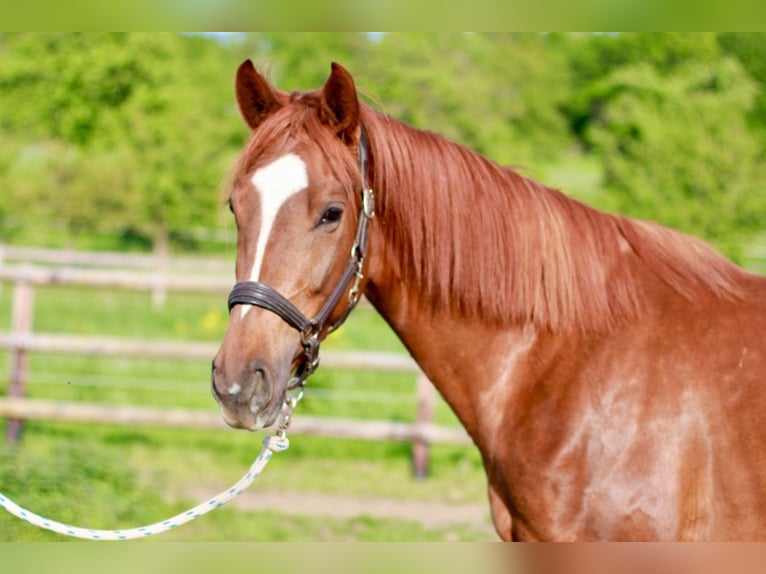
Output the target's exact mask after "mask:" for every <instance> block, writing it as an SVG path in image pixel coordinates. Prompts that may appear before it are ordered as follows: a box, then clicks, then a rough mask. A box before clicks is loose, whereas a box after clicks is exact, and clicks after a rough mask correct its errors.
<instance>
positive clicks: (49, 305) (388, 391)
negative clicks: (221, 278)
mask: <svg viewBox="0 0 766 574" xmlns="http://www.w3.org/2000/svg"><path fill="white" fill-rule="evenodd" d="M11 295H12V289H11V288H9V287H4V288H3V290H2V292H0V330H7V329H8V328H9V317H10V304H11ZM226 323H227V312H226V308H225V301H224V300H223V299H222V298H219V297H215V296H204V295H189V294H169V296H168V299H167V301H166V304H165V306H164V307H163V308H161V309H159V310H155V309H154V308H153V307H152V305H151V301H150V295H149V294H147V293H134V292H120V291H108V292H104V291H97V290H89V289H81V288H70V287H64V286H55V287H46V288H39V289H37V290H36V299H35V314H34V329H35V331H41V332H58V333H78V334H90V335H94V334H101V335H110V336H120V337H132V338H137V339H143V340H152V339H157V340H160V339H171V340H184V339H186V340H193V341H217V340H220V337H221V336H222V334H223V332H224V330H225V327H226ZM327 347H328V348H336V349H345V348H353V349H374V350H384V351H392V352H404V350H403V349H402V347H401V344H400V343H399V342H398V340H397V339H396V338H395V336H394V335H393V334H392V333H391V332H390V331H389V329H388V327H387V326H386V325H385V324H384V323H383V321H382V320H381V319H380V318H379V317H378V316H377V315H376V313H375V312H374V311H373V310H372V309H370V308H360V309H358V310H357V312H356V313H355V314H354V315H353V316H352V317H351V319H350V320H349V322H348V324H347V325H345V326H344V328H343V329H342V330H341V331H339V332H338V333H336V334H334V335H333V336H332V337H331V338H330V340H328V342H327ZM1 357H2V362H0V369H3V371H2V372H4V373H8V372H9V370H8V369H9V367H8V365H7V353H3V354H2V355H1ZM209 368H210V366H209V361H180V360H164V359H163V360H159V359H130V358H124V357H122V358H120V357H97V356H91V357H87V356H74V355H64V354H44V353H33V354H32V355H31V357H30V377H29V383H28V395H29V396H31V397H39V398H49V399H57V400H72V401H95V402H105V403H111V404H133V405H152V406H159V407H186V408H195V409H204V410H209V411H211V412H217V407H216V405H215V404H214V402H213V400H212V398H211V397H210V393H209ZM6 385H7V377H2V378H1V379H0V394H5V392H6V390H7V389H6ZM414 388H415V378H414V375H406V374H405V375H402V374H381V373H369V372H331V371H327V370H323V369H320V371H319V372H318V373H317V374H316V375H315V376H314V377H312V379H311V381H310V389H309V392H308V393H307V397H306V399H305V400H304V401H303V402H302V403H301V405H300V407H299V411H298V412H297V414H296V416H300V415H301V413H306V414H312V415H332V416H340V417H354V418H369V419H389V420H399V421H411V420H414V414H415V403H414ZM312 392H313V395H312ZM436 420H437V422H439V423H442V424H457V422H456V419H455V417H454V415H453V414H452V413H451V411H450V410H449V409H448V407H446V405H444V404H443V403H442V402H441V401H440V402H439V404H438V406H437V411H436ZM263 436H264V434H263V433H244V432H241V431H234V430H221V431H215V430H213V431H191V430H178V429H159V428H125V427H119V426H116V425H115V426H110V425H84V424H74V423H47V422H45V423H44V422H35V421H33V422H28V423H27V424H26V426H25V431H24V436H23V441H22V443H21V445H20V446H19V447H17V448H9V447H3V449H2V450H1V451H0V491H2V492H3V493H4V494H6V495H7V496H9V497H11V498H12V499H14V500H15V501H16V502H18V503H19V504H21V505H22V506H26V507H29V508H30V509H31V510H33V511H35V512H37V513H39V514H42V515H45V516H50V517H52V518H55V519H57V520H60V521H64V522H67V521H69V522H72V523H74V524H77V525H85V526H88V527H91V528H114V527H131V526H139V525H142V524H147V523H151V522H154V521H156V520H159V519H164V518H167V517H168V516H170V515H172V514H174V513H176V512H180V511H182V510H185V509H187V508H189V507H190V506H193V505H194V504H197V503H198V502H200V501H201V499H200V500H196V499H191V498H190V497H189V495H188V493H189V492H192V491H193V492H199V491H203V492H205V493H206V494H205V496H210V495H213V494H215V493H217V492H219V491H220V490H222V489H223V488H225V487H227V486H229V485H231V484H233V483H234V482H235V481H236V480H237V479H238V478H239V477H240V476H241V475H242V473H244V471H245V470H246V468H247V467H248V466H249V465H250V464H251V463H252V460H253V458H254V457H255V455H256V454H257V453H258V451H259V450H260V441H261V439H262V437H263ZM410 465H411V447H410V446H409V445H408V444H400V443H394V442H365V441H354V440H330V439H322V438H317V437H307V436H294V437H293V439H292V444H291V448H290V450H289V451H288V452H287V453H285V454H282V455H276V456H275V458H274V460H273V461H272V462H271V463H270V465H269V467H268V468H267V470H266V472H265V473H264V474H263V475H262V476H261V477H260V478H259V480H258V482H257V483H256V484H255V485H254V486H253V487H252V488H251V491H257V490H258V489H263V490H264V491H267V492H274V491H278V492H284V493H290V492H301V493H306V492H309V493H321V494H326V495H328V496H340V495H343V496H349V495H356V496H375V497H385V498H390V499H399V500H413V501H416V500H430V501H441V502H445V503H451V504H457V503H469V502H471V503H485V500H486V497H485V490H484V489H485V479H484V476H483V472H482V470H481V464H480V461H479V457H478V454H477V452H476V451H475V449H473V448H471V447H448V446H434V447H432V451H431V466H430V477H429V478H428V479H426V480H416V479H414V478H413V477H412V474H411V469H410ZM492 538H493V537H492V536H491V535H490V534H488V531H487V529H486V528H476V527H472V526H470V525H465V526H463V525H454V524H447V525H445V526H444V527H443V528H433V527H432V528H426V527H424V526H423V525H422V524H420V523H418V522H414V521H408V520H398V519H392V518H382V517H375V516H370V515H365V514H364V513H362V514H361V515H359V516H355V517H353V518H346V519H338V518H328V517H324V516H319V515H317V514H315V513H313V512H312V511H311V509H307V512H306V513H305V515H296V514H295V513H292V514H282V513H277V512H273V511H268V512H257V513H254V512H247V511H241V510H237V509H229V508H224V509H221V510H218V511H216V512H214V513H212V514H210V515H208V516H206V517H205V518H203V519H202V520H199V521H197V522H196V523H192V524H190V525H186V526H184V527H183V528H180V529H179V530H178V531H174V532H172V533H169V534H168V535H165V536H163V537H161V539H162V540H269V541H279V540H292V541H312V540H335V541H340V540H487V539H492ZM56 539H59V537H58V536H56V535H53V534H51V533H48V532H46V531H42V530H38V529H34V528H32V527H30V526H28V525H26V524H25V523H23V522H21V521H19V520H17V519H16V518H14V517H12V516H10V515H8V514H5V513H3V514H0V540H56Z"/></svg>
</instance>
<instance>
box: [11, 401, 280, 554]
mask: <svg viewBox="0 0 766 574" xmlns="http://www.w3.org/2000/svg"><path fill="white" fill-rule="evenodd" d="M293 406H294V405H293ZM289 446H290V441H289V440H288V439H287V437H286V436H284V433H283V432H282V433H278V434H277V435H274V436H268V437H266V438H265V439H264V441H263V449H261V452H260V454H259V455H258V457H257V458H256V459H255V461H254V462H253V464H252V465H251V466H250V468H249V469H248V471H247V474H245V476H243V477H242V478H241V479H239V481H237V483H236V484H234V486H232V487H231V488H229V489H228V490H225V491H223V492H221V493H220V494H218V495H216V496H214V497H213V498H211V499H210V500H208V501H207V502H203V503H202V504H198V505H197V506H195V507H194V508H192V509H190V510H187V511H186V512H182V513H181V514H177V515H176V516H174V517H173V518H168V519H167V520H163V521H162V522H155V523H154V524H149V525H148V526H142V527H140V528H130V529H127V530H93V529H90V528H81V527H79V526H72V525H70V524H63V523H61V522H56V521H55V520H50V519H49V518H44V517H42V516H40V515H39V514H35V513H34V512H30V511H29V510H27V509H25V508H22V507H21V506H19V505H18V504H16V503H15V502H13V501H12V500H11V499H9V498H8V497H6V496H4V495H3V494H2V493H0V506H2V507H3V508H5V509H6V510H7V511H8V512H10V513H11V514H13V515H15V516H18V517H19V518H21V519H22V520H24V521H26V522H29V523H30V524H33V525H35V526H39V527H40V528H44V529H46V530H51V531H53V532H57V533H59V534H64V535H66V536H74V537H75V538H85V539H87V540H131V539H135V538H146V537H147V536H152V535H154V534H160V533H162V532H167V531H168V530H173V529H174V528H177V527H179V526H181V525H182V524H185V523H187V522H190V521H192V520H194V519H196V518H199V517H200V516H203V515H204V514H207V513H208V512H210V511H211V510H215V509H216V508H220V507H221V506H223V505H224V504H226V503H227V502H229V501H231V500H233V499H234V498H236V497H237V496H239V495H240V494H242V493H243V492H244V491H245V489H247V488H248V487H249V486H250V485H251V484H252V483H253V482H254V481H255V479H256V478H258V475H259V474H261V472H262V471H263V469H264V468H265V466H266V464H267V463H268V462H269V460H271V456H272V454H274V453H275V452H283V451H285V450H287V448H288V447H289Z"/></svg>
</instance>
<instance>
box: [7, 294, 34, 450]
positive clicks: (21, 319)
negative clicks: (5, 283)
mask: <svg viewBox="0 0 766 574" xmlns="http://www.w3.org/2000/svg"><path fill="white" fill-rule="evenodd" d="M34 303H35V288H34V286H33V285H32V283H30V282H29V281H25V280H22V281H19V282H17V283H16V287H15V288H14V290H13V308H12V311H11V331H12V333H13V334H14V335H17V336H21V337H23V336H25V335H29V334H30V333H31V332H32V314H33V312H34ZM28 363H29V355H28V352H27V350H26V349H23V348H15V349H13V350H12V351H11V361H10V364H11V373H10V375H11V378H10V385H9V387H8V396H9V397H23V396H24V394H25V386H26V379H27V366H28ZM22 426H23V421H22V419H17V418H10V419H8V423H7V425H6V428H5V439H6V441H7V442H8V443H9V444H16V443H18V442H19V440H20V439H21V431H22Z"/></svg>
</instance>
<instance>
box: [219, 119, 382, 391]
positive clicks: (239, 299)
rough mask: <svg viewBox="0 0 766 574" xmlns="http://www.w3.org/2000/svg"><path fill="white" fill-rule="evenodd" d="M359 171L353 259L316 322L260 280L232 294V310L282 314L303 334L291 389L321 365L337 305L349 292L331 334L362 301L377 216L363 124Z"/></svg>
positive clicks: (238, 287) (236, 287) (245, 283)
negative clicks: (324, 336) (366, 261)
mask: <svg viewBox="0 0 766 574" xmlns="http://www.w3.org/2000/svg"><path fill="white" fill-rule="evenodd" d="M358 156H359V172H360V175H361V182H362V207H361V209H360V212H359V222H358V224H357V229H356V238H355V239H354V244H353V245H352V247H351V256H350V259H349V262H348V264H347V265H346V268H345V269H344V271H343V275H341V277H340V279H339V280H338V283H337V284H336V285H335V287H334V288H333V290H332V292H331V293H330V296H329V297H328V298H327V300H326V301H325V302H324V304H323V305H322V308H321V309H320V310H319V312H318V313H317V314H316V316H315V317H314V318H313V319H309V318H308V317H306V315H304V314H303V313H302V312H301V311H300V310H299V309H298V308H297V307H296V306H295V305H293V304H292V303H291V302H290V300H288V299H287V298H286V297H284V296H283V295H282V294H280V293H279V292H278V291H276V290H275V289H274V288H273V287H270V286H269V285H266V284H265V283H261V282H260V281H242V282H240V283H237V284H236V285H234V288H233V289H232V290H231V293H230V294H229V311H231V310H232V308H233V307H234V306H236V305H254V306H255V307H260V308H262V309H266V310H268V311H271V312H272V313H275V314H277V315H279V317H281V318H282V320H284V321H285V322H286V323H287V324H288V325H290V326H291V327H292V328H293V329H296V330H297V331H298V332H299V333H300V335H301V346H302V347H303V360H302V361H301V363H300V364H299V365H298V367H297V368H296V370H295V373H294V375H293V377H292V378H291V379H290V382H289V383H288V389H295V388H302V387H304V386H305V385H306V379H308V377H309V376H310V375H311V374H312V373H313V372H314V371H316V369H317V367H318V366H319V336H320V334H321V333H322V331H323V330H324V328H325V326H326V324H327V320H328V319H329V318H330V315H331V314H332V312H333V310H334V309H335V308H336V307H337V306H338V304H339V303H340V301H341V299H342V298H343V295H344V294H345V293H348V299H349V301H348V306H347V307H346V309H345V310H344V311H343V314H342V315H341V316H340V318H338V320H337V321H336V322H335V323H333V324H332V325H331V326H330V329H329V331H328V332H331V331H334V330H335V329H337V328H338V327H340V325H341V324H342V323H343V321H345V320H346V318H347V317H348V315H349V313H351V311H352V310H353V309H354V307H356V304H357V303H358V302H359V296H360V295H361V293H360V290H359V289H360V284H361V282H362V279H364V273H363V270H364V257H365V255H366V253H367V231H368V227H369V223H370V221H371V220H372V219H373V218H374V217H375V194H374V192H373V190H372V188H371V187H369V186H368V185H367V173H368V171H367V170H368V163H369V152H368V147H367V131H366V130H365V128H364V125H363V124H362V125H361V134H360V137H359V147H358Z"/></svg>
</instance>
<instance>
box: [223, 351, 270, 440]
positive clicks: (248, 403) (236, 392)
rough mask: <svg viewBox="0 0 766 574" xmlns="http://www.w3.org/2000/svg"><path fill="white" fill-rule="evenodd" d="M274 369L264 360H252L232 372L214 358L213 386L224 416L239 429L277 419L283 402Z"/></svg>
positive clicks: (260, 425) (266, 423)
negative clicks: (234, 372) (242, 367)
mask: <svg viewBox="0 0 766 574" xmlns="http://www.w3.org/2000/svg"><path fill="white" fill-rule="evenodd" d="M276 380H277V377H276V376H275V374H274V371H273V370H272V369H270V368H269V366H268V365H266V363H265V362H264V361H262V360H258V359H255V360H252V361H250V362H249V363H248V364H247V365H246V367H245V368H244V369H241V370H240V371H239V372H238V373H236V375H234V376H231V374H229V373H228V372H227V371H226V369H225V368H224V367H223V365H221V364H219V363H218V362H217V358H216V360H213V368H212V375H211V390H212V393H213V397H214V398H215V400H216V401H217V402H218V404H219V405H220V407H221V414H222V415H223V419H224V421H225V422H226V424H228V425H229V426H231V427H233V428H238V429H246V430H251V431H252V430H258V429H262V428H266V427H269V426H271V425H272V424H274V422H276V420H277V417H278V416H279V412H280V406H281V404H282V402H283V399H284V397H283V395H284V390H282V391H279V390H278V389H277V386H278V385H276V383H275V381H276Z"/></svg>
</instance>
